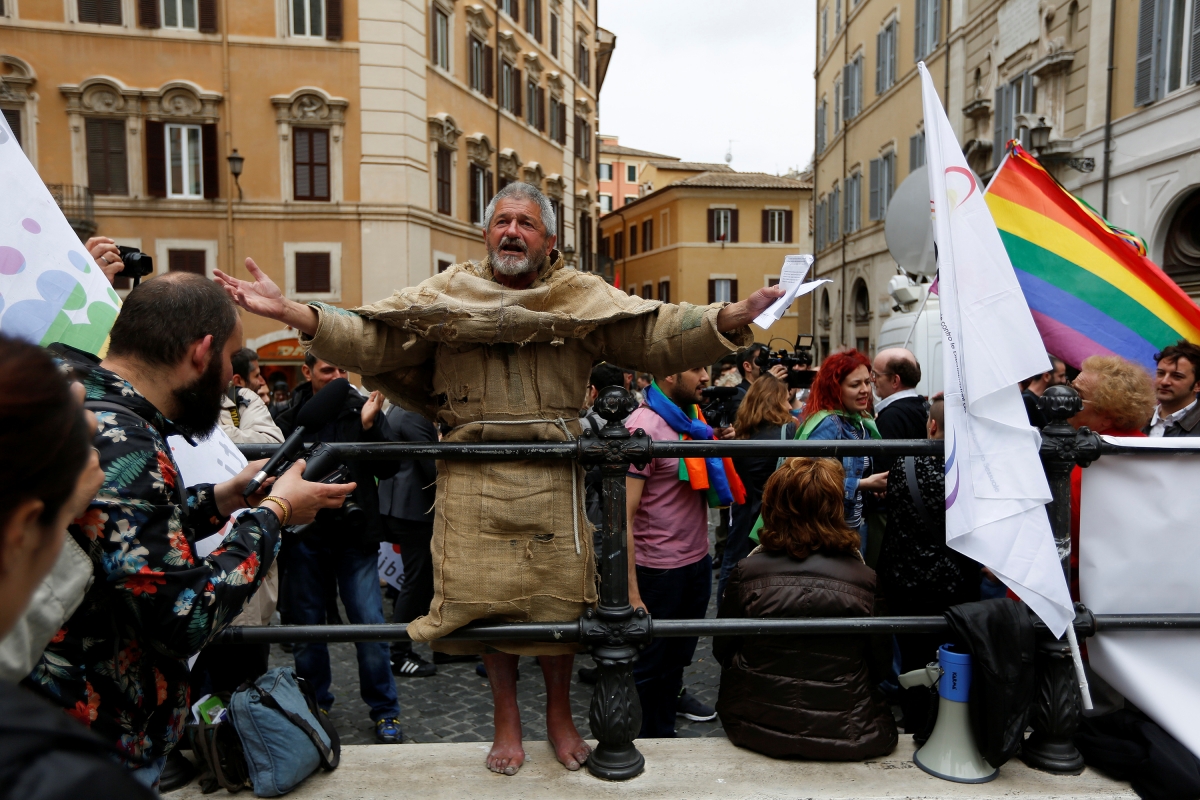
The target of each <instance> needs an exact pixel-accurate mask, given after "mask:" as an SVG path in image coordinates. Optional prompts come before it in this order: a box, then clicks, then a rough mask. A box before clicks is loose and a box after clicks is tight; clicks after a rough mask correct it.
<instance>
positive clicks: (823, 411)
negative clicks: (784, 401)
mask: <svg viewBox="0 0 1200 800" xmlns="http://www.w3.org/2000/svg"><path fill="white" fill-rule="evenodd" d="M870 404H871V362H870V361H868V360H867V357H866V356H864V355H863V354H862V353H860V352H858V351H857V350H845V351H843V352H840V353H834V354H833V355H831V356H829V357H828V358H826V359H825V361H824V362H822V364H821V371H820V372H818V373H817V377H816V379H815V380H814V381H813V385H812V391H810V392H809V395H808V402H807V403H806V404H805V405H804V425H803V426H801V428H800V432H799V433H797V434H796V438H797V439H851V440H855V439H857V440H863V439H878V438H880V436H879V431H878V429H876V427H875V421H874V419H872V417H871V414H870V412H869V411H868V410H867V409H868V408H869V407H870ZM842 468H843V469H844V470H845V471H846V485H845V493H844V494H843V496H842V503H843V505H844V506H845V518H846V524H847V525H848V526H850V527H851V528H852V529H854V530H856V531H858V532H859V534H860V536H861V537H862V547H863V550H864V551H865V550H866V547H867V525H866V520H865V519H864V518H863V492H883V491H886V490H887V477H888V476H887V473H886V472H880V473H876V474H872V464H871V459H870V458H869V457H868V456H847V457H846V458H843V459H842Z"/></svg>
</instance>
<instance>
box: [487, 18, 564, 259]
mask: <svg viewBox="0 0 1200 800" xmlns="http://www.w3.org/2000/svg"><path fill="white" fill-rule="evenodd" d="M493 58H495V59H496V63H495V64H492V71H493V73H494V74H495V76H496V81H495V86H493V87H492V88H493V89H495V90H496V174H495V176H494V177H493V178H492V189H493V191H499V186H500V97H501V95H500V80H501V78H502V77H503V70H501V69H500V4H499V3H497V4H496V52H495V53H494V54H493ZM519 88H520V87H518V89H519ZM574 179H575V173H574V172H572V173H571V185H572V186H574V185H575V180H574ZM491 201H492V198H491V197H489V198H488V199H487V202H488V203H490V202H491ZM484 207H485V208H486V207H487V203H484ZM486 222H487V220H486V219H485V220H484V223H485V224H486ZM563 232H564V233H565V232H566V228H565V227H564V228H563ZM484 237H485V241H486V237H487V229H486V228H484Z"/></svg>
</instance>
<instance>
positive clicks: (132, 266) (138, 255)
mask: <svg viewBox="0 0 1200 800" xmlns="http://www.w3.org/2000/svg"><path fill="white" fill-rule="evenodd" d="M117 252H119V253H120V254H121V263H122V264H124V265H125V267H124V269H122V270H121V271H120V272H118V273H117V274H116V277H118V278H133V285H134V286H137V285H138V284H139V283H141V281H142V278H144V277H146V276H147V275H149V274H150V273H152V272H154V259H153V258H151V257H150V256H148V255H146V254H145V253H143V252H142V251H141V250H138V249H137V248H136V247H126V246H125V245H123V244H119V245H117Z"/></svg>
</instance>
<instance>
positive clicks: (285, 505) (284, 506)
mask: <svg viewBox="0 0 1200 800" xmlns="http://www.w3.org/2000/svg"><path fill="white" fill-rule="evenodd" d="M262 503H274V504H275V505H277V506H279V510H280V511H282V512H283V514H282V516H281V517H280V519H279V527H281V528H283V527H286V526H287V524H288V520H289V519H291V518H292V504H291V503H289V502H288V501H287V500H284V499H283V498H282V497H276V496H275V495H269V496H267V497H264V498H263V499H262ZM262 503H259V504H258V507H259V508H262Z"/></svg>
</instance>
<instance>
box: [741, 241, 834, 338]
mask: <svg viewBox="0 0 1200 800" xmlns="http://www.w3.org/2000/svg"><path fill="white" fill-rule="evenodd" d="M812 263H813V257H812V256H811V255H807V254H806V255H802V256H786V257H784V259H783V267H782V268H780V270H779V285H780V286H782V287H783V289H784V294H783V297H781V298H779V299H778V300H776V301H775V302H774V303H772V304H771V305H770V306H769V307H768V308H767V310H766V311H764V312H762V313H761V314H759V315H758V317H756V318H755V320H754V324H755V325H757V326H758V327H760V328H764V329H766V328H769V327H771V326H772V325H774V324H775V323H776V322H778V321H779V320H781V319H783V315H784V314H786V313H787V310H788V308H790V307H791V305H792V303H794V302H795V301H796V298H797V297H801V296H803V295H806V294H808V293H809V292H811V291H812V290H813V289H815V288H817V287H818V286H820V285H821V284H822V283H829V280H827V279H826V280H819V281H809V282H808V283H802V281H803V280H804V276H805V275H807V274H808V271H809V270H810V269H811V268H812Z"/></svg>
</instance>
